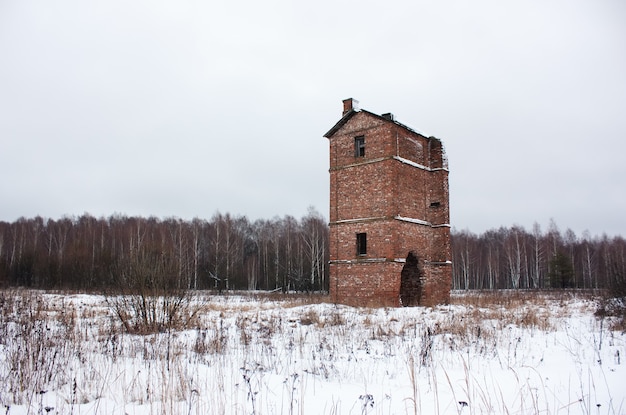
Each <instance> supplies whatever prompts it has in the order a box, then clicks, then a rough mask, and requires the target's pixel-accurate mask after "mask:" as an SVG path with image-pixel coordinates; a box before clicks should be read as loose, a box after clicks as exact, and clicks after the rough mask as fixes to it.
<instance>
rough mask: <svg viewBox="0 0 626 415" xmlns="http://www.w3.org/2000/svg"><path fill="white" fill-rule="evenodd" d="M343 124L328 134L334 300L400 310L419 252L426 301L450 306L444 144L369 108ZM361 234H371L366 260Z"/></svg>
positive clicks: (331, 275)
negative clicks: (406, 268)
mask: <svg viewBox="0 0 626 415" xmlns="http://www.w3.org/2000/svg"><path fill="white" fill-rule="evenodd" d="M342 122H344V123H343V124H342V125H341V127H340V128H338V129H336V130H331V131H333V133H332V134H331V135H330V137H329V142H330V187H331V189H330V261H331V263H330V294H331V298H332V300H333V301H334V302H338V303H345V304H352V305H367V306H375V305H379V306H380V305H382V306H398V305H400V300H399V298H400V272H401V270H402V267H403V265H404V264H403V261H404V259H405V258H406V256H407V255H408V253H409V251H414V252H415V253H416V254H417V256H418V257H419V259H420V266H421V268H422V269H423V275H424V287H423V290H422V293H423V295H422V299H421V301H420V304H422V305H434V304H438V303H446V302H448V301H449V295H450V288H451V282H452V268H451V265H450V255H451V252H450V228H449V225H448V224H449V207H448V206H449V204H448V172H447V162H446V160H445V153H444V151H443V146H442V145H441V142H440V141H439V140H438V139H435V138H426V137H424V136H422V135H420V134H417V133H415V132H413V131H411V130H409V129H407V128H405V127H403V126H402V125H399V124H398V123H395V122H393V121H391V120H387V119H383V118H382V117H379V116H377V115H375V114H372V113H369V112H367V111H361V112H357V113H349V114H348V115H347V117H346V119H344V120H342ZM357 136H364V137H365V156H364V157H356V156H355V151H354V139H355V137H357ZM327 137H328V135H327ZM398 217H402V218H410V219H414V220H413V221H406V220H398ZM416 222H417V223H416ZM431 225H434V226H431ZM437 225H444V226H437ZM358 233H366V234H367V254H366V255H364V256H359V255H357V247H356V239H357V237H356V235H357V234H358Z"/></svg>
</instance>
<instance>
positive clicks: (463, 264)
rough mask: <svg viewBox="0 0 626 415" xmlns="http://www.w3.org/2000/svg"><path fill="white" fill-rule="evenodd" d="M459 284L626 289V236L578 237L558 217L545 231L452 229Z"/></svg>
mask: <svg viewBox="0 0 626 415" xmlns="http://www.w3.org/2000/svg"><path fill="white" fill-rule="evenodd" d="M452 252H453V254H452V263H453V278H454V281H453V286H454V287H455V288H456V289H502V288H506V289H518V288H590V289H598V288H609V289H611V290H619V291H620V292H622V293H623V294H622V295H624V294H626V291H625V290H624V288H625V284H626V240H624V238H623V237H621V236H618V237H613V238H609V237H608V236H606V235H603V236H600V237H592V236H591V235H589V233H588V232H585V233H584V234H583V235H582V236H581V237H578V236H577V235H576V234H575V233H574V232H573V231H572V230H569V229H568V230H566V231H565V232H563V233H562V232H560V231H559V229H558V227H557V226H556V224H555V223H554V222H552V223H551V224H550V226H549V227H548V229H547V231H545V232H542V231H541V229H540V227H539V225H538V224H535V225H534V226H533V229H532V230H531V231H527V230H526V229H524V228H522V227H519V226H513V227H511V228H504V227H502V228H500V229H497V230H489V231H487V232H485V233H483V234H480V235H476V234H474V233H472V232H469V231H453V233H452Z"/></svg>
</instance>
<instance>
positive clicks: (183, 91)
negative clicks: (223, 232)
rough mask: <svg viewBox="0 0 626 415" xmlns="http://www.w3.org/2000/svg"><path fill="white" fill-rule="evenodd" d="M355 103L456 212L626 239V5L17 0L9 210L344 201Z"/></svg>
mask: <svg viewBox="0 0 626 415" xmlns="http://www.w3.org/2000/svg"><path fill="white" fill-rule="evenodd" d="M349 97H353V98H355V99H358V100H359V101H360V105H361V107H362V108H364V109H367V110H369V111H372V112H375V113H379V114H380V113H384V112H392V113H394V114H395V116H396V118H397V119H398V121H400V122H402V123H404V124H407V125H410V126H412V127H413V128H414V129H416V130H419V131H422V132H424V133H425V134H427V135H434V136H436V137H439V138H441V139H442V140H443V142H444V145H445V146H446V150H447V152H448V158H449V163H450V197H451V221H452V225H453V226H454V227H456V228H457V229H469V230H471V231H473V232H483V231H484V230H487V229H490V228H497V227H500V226H511V225H514V224H518V225H521V226H524V227H525V228H526V229H528V230H530V229H531V228H532V225H533V223H534V222H537V223H539V224H540V225H541V226H542V228H543V229H544V230H545V229H546V228H547V226H548V224H549V222H550V219H554V221H555V222H556V223H557V225H558V226H559V228H561V229H562V230H565V229H567V228H571V229H572V230H574V231H575V232H576V233H577V234H579V235H581V234H582V232H583V231H584V230H589V232H590V233H591V234H592V235H600V234H602V233H604V232H606V233H607V234H608V235H622V236H626V217H625V213H626V157H625V154H624V152H625V150H626V140H625V139H626V2H624V1H622V0H593V1H590V0H555V1H545V0H537V1H515V2H512V1H507V2H504V1H498V0H493V1H488V0H477V1H472V2H468V1H451V0H444V1H436V2H435V1H429V2H425V1H409V0H403V1H395V0H391V1H385V2H381V1H369V0H365V1H364V0H359V1H356V0H354V1H348V0H321V1H315V2H298V1H286V0H266V1H262V2H261V1H256V0H242V1H200V0H198V1H184V0H183V1H178V0H177V1H158V0H157V1H154V0H149V1H148V0H133V1H126V0H125V1H121V0H102V1H99V0H96V1H84V0H75V1H71V0H56V1H48V0H39V1H37V0H34V1H20V0H0V220H4V221H13V220H15V219H17V218H18V217H20V216H25V217H33V216H35V215H41V216H44V217H49V218H55V219H56V218H59V217H61V216H63V215H81V214H83V213H85V212H88V213H90V214H92V215H94V216H109V215H111V214H113V213H116V212H117V213H123V214H127V215H141V216H151V215H154V216H157V217H162V218H163V217H171V216H176V217H180V218H183V219H191V218H193V217H200V218H207V219H208V218H210V217H211V216H212V215H213V214H214V213H215V212H216V211H218V210H219V211H221V212H222V213H227V212H228V213H231V214H235V215H239V214H241V215H246V216H248V218H250V219H252V220H254V219H257V218H267V219H269V218H272V217H274V216H276V215H278V216H283V215H285V214H291V215H294V216H296V217H298V218H299V217H301V216H302V215H304V214H305V213H306V211H307V208H308V207H309V206H314V207H315V208H316V209H317V210H318V211H319V212H321V213H323V214H324V215H325V216H326V217H327V216H328V193H329V190H328V186H329V185H328V142H327V140H326V139H325V138H323V134H324V133H325V132H326V131H328V130H329V129H330V128H331V127H332V126H333V125H334V124H335V122H336V121H338V119H339V118H340V117H341V109H342V107H341V100H342V99H344V98H349Z"/></svg>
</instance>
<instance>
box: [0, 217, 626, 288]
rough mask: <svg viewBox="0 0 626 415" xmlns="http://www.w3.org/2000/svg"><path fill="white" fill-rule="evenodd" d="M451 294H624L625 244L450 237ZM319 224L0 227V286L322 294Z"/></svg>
mask: <svg viewBox="0 0 626 415" xmlns="http://www.w3.org/2000/svg"><path fill="white" fill-rule="evenodd" d="M452 251H453V257H452V260H453V287H454V288H455V289H462V290H463V289H526V288H593V289H595V288H611V289H621V290H622V292H624V291H625V290H624V286H625V285H626V282H625V281H626V240H624V238H623V237H612V238H609V237H607V236H606V235H603V236H596V237H592V236H591V235H589V234H588V233H585V234H583V235H582V236H577V235H576V234H575V233H574V232H573V231H571V230H567V231H565V232H561V231H560V230H559V229H558V228H557V226H556V224H554V223H552V224H551V225H550V226H549V227H548V229H547V230H546V231H545V232H544V231H542V230H541V229H540V227H539V225H535V226H534V227H533V229H532V230H530V231H528V230H526V229H524V228H522V227H519V226H513V227H511V228H505V227H502V228H500V229H497V230H490V231H487V232H484V233H482V234H474V233H472V232H469V231H465V230H464V231H458V230H453V231H452ZM327 263H328V225H327V222H326V220H325V218H324V217H323V216H322V215H321V214H320V213H318V212H317V211H316V210H315V209H313V208H311V209H309V211H308V213H307V215H305V216H304V217H302V218H301V219H299V220H298V219H296V218H294V217H292V216H285V217H283V218H278V217H275V218H273V219H271V220H257V221H254V222H251V221H249V220H248V219H247V218H246V217H241V216H237V217H234V216H231V215H229V214H221V213H216V214H215V215H213V217H212V218H211V219H210V220H203V219H193V220H192V221H184V220H181V219H177V218H167V219H157V218H154V217H150V218H140V217H128V216H124V215H113V216H110V217H109V218H95V217H93V216H91V215H89V214H84V215H82V216H80V217H64V218H61V219H59V220H53V219H43V218H41V217H35V218H31V219H26V218H20V219H18V220H17V221H15V222H13V223H7V222H0V286H5V287H6V286H13V287H33V288H44V289H76V290H102V289H111V288H128V287H129V286H131V285H132V284H137V283H138V282H141V281H143V282H142V283H143V284H150V283H153V282H150V281H145V278H151V279H153V280H154V279H158V280H159V281H161V282H163V281H165V282H166V284H167V286H169V287H172V288H178V289H181V288H183V289H214V290H220V291H221V290H233V289H236V290H269V291H272V290H282V291H294V290H297V291H326V290H327V287H328V267H327Z"/></svg>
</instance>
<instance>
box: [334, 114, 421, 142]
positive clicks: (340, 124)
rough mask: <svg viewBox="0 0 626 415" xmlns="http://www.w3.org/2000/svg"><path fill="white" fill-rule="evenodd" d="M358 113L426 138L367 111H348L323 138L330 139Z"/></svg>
mask: <svg viewBox="0 0 626 415" xmlns="http://www.w3.org/2000/svg"><path fill="white" fill-rule="evenodd" d="M358 112H364V113H366V114H368V115H371V116H373V117H376V118H378V119H380V120H382V121H386V122H391V123H394V124H396V125H398V126H400V127H402V128H404V129H406V130H408V131H411V132H413V133H416V134H419V135H421V136H423V137H427V136H426V135H424V134H423V133H421V132H419V131H416V130H414V129H412V128H411V127H408V126H406V125H404V124H402V123H399V122H398V121H396V120H390V119H388V118H385V117H383V116H382V115H378V114H374V113H373V112H369V111H366V110H358V111H355V110H350V111H349V112H347V113H346V114H345V115H344V116H343V117H341V119H340V120H339V121H337V123H336V124H335V125H334V126H333V128H331V129H330V130H328V132H327V133H326V134H324V137H326V138H331V137H332V136H333V135H335V133H336V132H337V131H339V129H340V128H341V127H343V126H344V125H345V124H346V123H347V122H348V121H350V119H351V118H352V117H353V116H354V115H355V114H356V113H358Z"/></svg>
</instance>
